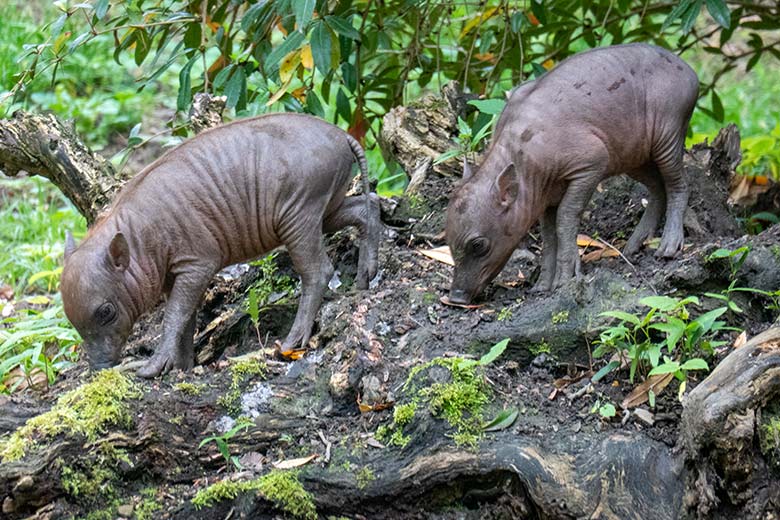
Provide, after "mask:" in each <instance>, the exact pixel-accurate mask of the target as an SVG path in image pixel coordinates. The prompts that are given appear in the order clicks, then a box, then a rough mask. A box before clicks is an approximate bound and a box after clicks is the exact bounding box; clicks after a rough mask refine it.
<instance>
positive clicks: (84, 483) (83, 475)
mask: <svg viewBox="0 0 780 520" xmlns="http://www.w3.org/2000/svg"><path fill="white" fill-rule="evenodd" d="M116 480H117V476H116V473H114V471H112V470H111V469H108V468H104V467H101V466H90V467H88V468H84V469H76V468H71V467H70V466H62V470H61V476H60V484H62V489H64V490H65V493H67V494H68V495H70V496H71V497H73V498H74V499H76V500H77V501H78V502H80V503H82V504H86V505H97V504H102V503H105V502H106V501H107V500H111V499H113V498H115V497H116V490H115V489H114V482H116Z"/></svg>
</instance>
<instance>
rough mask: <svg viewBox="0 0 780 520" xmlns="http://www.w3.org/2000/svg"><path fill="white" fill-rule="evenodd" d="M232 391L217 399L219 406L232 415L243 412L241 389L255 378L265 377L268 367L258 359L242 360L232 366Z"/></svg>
mask: <svg viewBox="0 0 780 520" xmlns="http://www.w3.org/2000/svg"><path fill="white" fill-rule="evenodd" d="M229 370H230V390H228V392H227V393H226V394H225V395H223V396H221V397H220V398H219V399H217V404H219V405H220V406H223V407H225V409H226V410H227V411H228V413H230V415H236V414H237V413H239V412H240V411H241V409H240V407H239V406H238V402H239V399H241V389H242V388H243V387H244V386H245V385H246V383H247V382H248V381H250V380H251V379H253V378H255V377H261V378H262V377H265V371H266V365H265V363H263V362H262V361H260V360H258V359H242V360H241V361H236V362H234V363H233V364H231V365H230V369H229Z"/></svg>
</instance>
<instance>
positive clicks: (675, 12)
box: [661, 0, 693, 32]
mask: <svg viewBox="0 0 780 520" xmlns="http://www.w3.org/2000/svg"><path fill="white" fill-rule="evenodd" d="M692 3H693V0H682V1H681V2H679V3H678V4H677V5H676V6H675V8H674V9H672V10H671V12H670V13H669V15H668V16H667V17H666V20H664V23H663V25H661V31H662V32H663V31H665V30H666V29H668V28H669V26H670V25H672V23H674V21H675V20H677V19H678V18H680V17H681V16H682V15H683V13H685V11H687V10H688V8H689V7H690V6H691V4H692Z"/></svg>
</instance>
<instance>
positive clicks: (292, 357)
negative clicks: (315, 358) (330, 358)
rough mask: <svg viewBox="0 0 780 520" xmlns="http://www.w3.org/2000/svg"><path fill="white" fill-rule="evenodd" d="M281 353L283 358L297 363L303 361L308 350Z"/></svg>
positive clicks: (283, 351)
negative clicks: (299, 360)
mask: <svg viewBox="0 0 780 520" xmlns="http://www.w3.org/2000/svg"><path fill="white" fill-rule="evenodd" d="M279 353H280V354H281V355H282V357H284V358H287V359H290V360H292V361H296V360H298V359H301V358H302V357H303V356H304V355H305V354H306V349H302V348H300V349H292V350H280V351H279Z"/></svg>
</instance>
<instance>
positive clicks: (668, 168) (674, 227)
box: [655, 134, 688, 258]
mask: <svg viewBox="0 0 780 520" xmlns="http://www.w3.org/2000/svg"><path fill="white" fill-rule="evenodd" d="M684 136H685V134H682V135H681V137H680V138H679V139H677V140H676V141H675V142H674V143H673V144H671V145H669V146H668V147H667V148H666V150H664V151H663V152H660V153H659V154H658V155H657V157H656V164H657V165H658V170H659V171H660V172H661V176H662V177H663V183H664V186H665V188H666V200H667V203H666V223H665V224H664V232H663V235H662V236H661V245H660V246H658V251H656V253H655V255H656V256H659V257H665V258H672V257H674V256H675V255H677V253H679V252H680V251H681V250H682V247H683V240H684V233H683V219H684V217H685V208H686V206H687V204H688V186H687V184H686V183H685V178H684V176H683V139H684Z"/></svg>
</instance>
